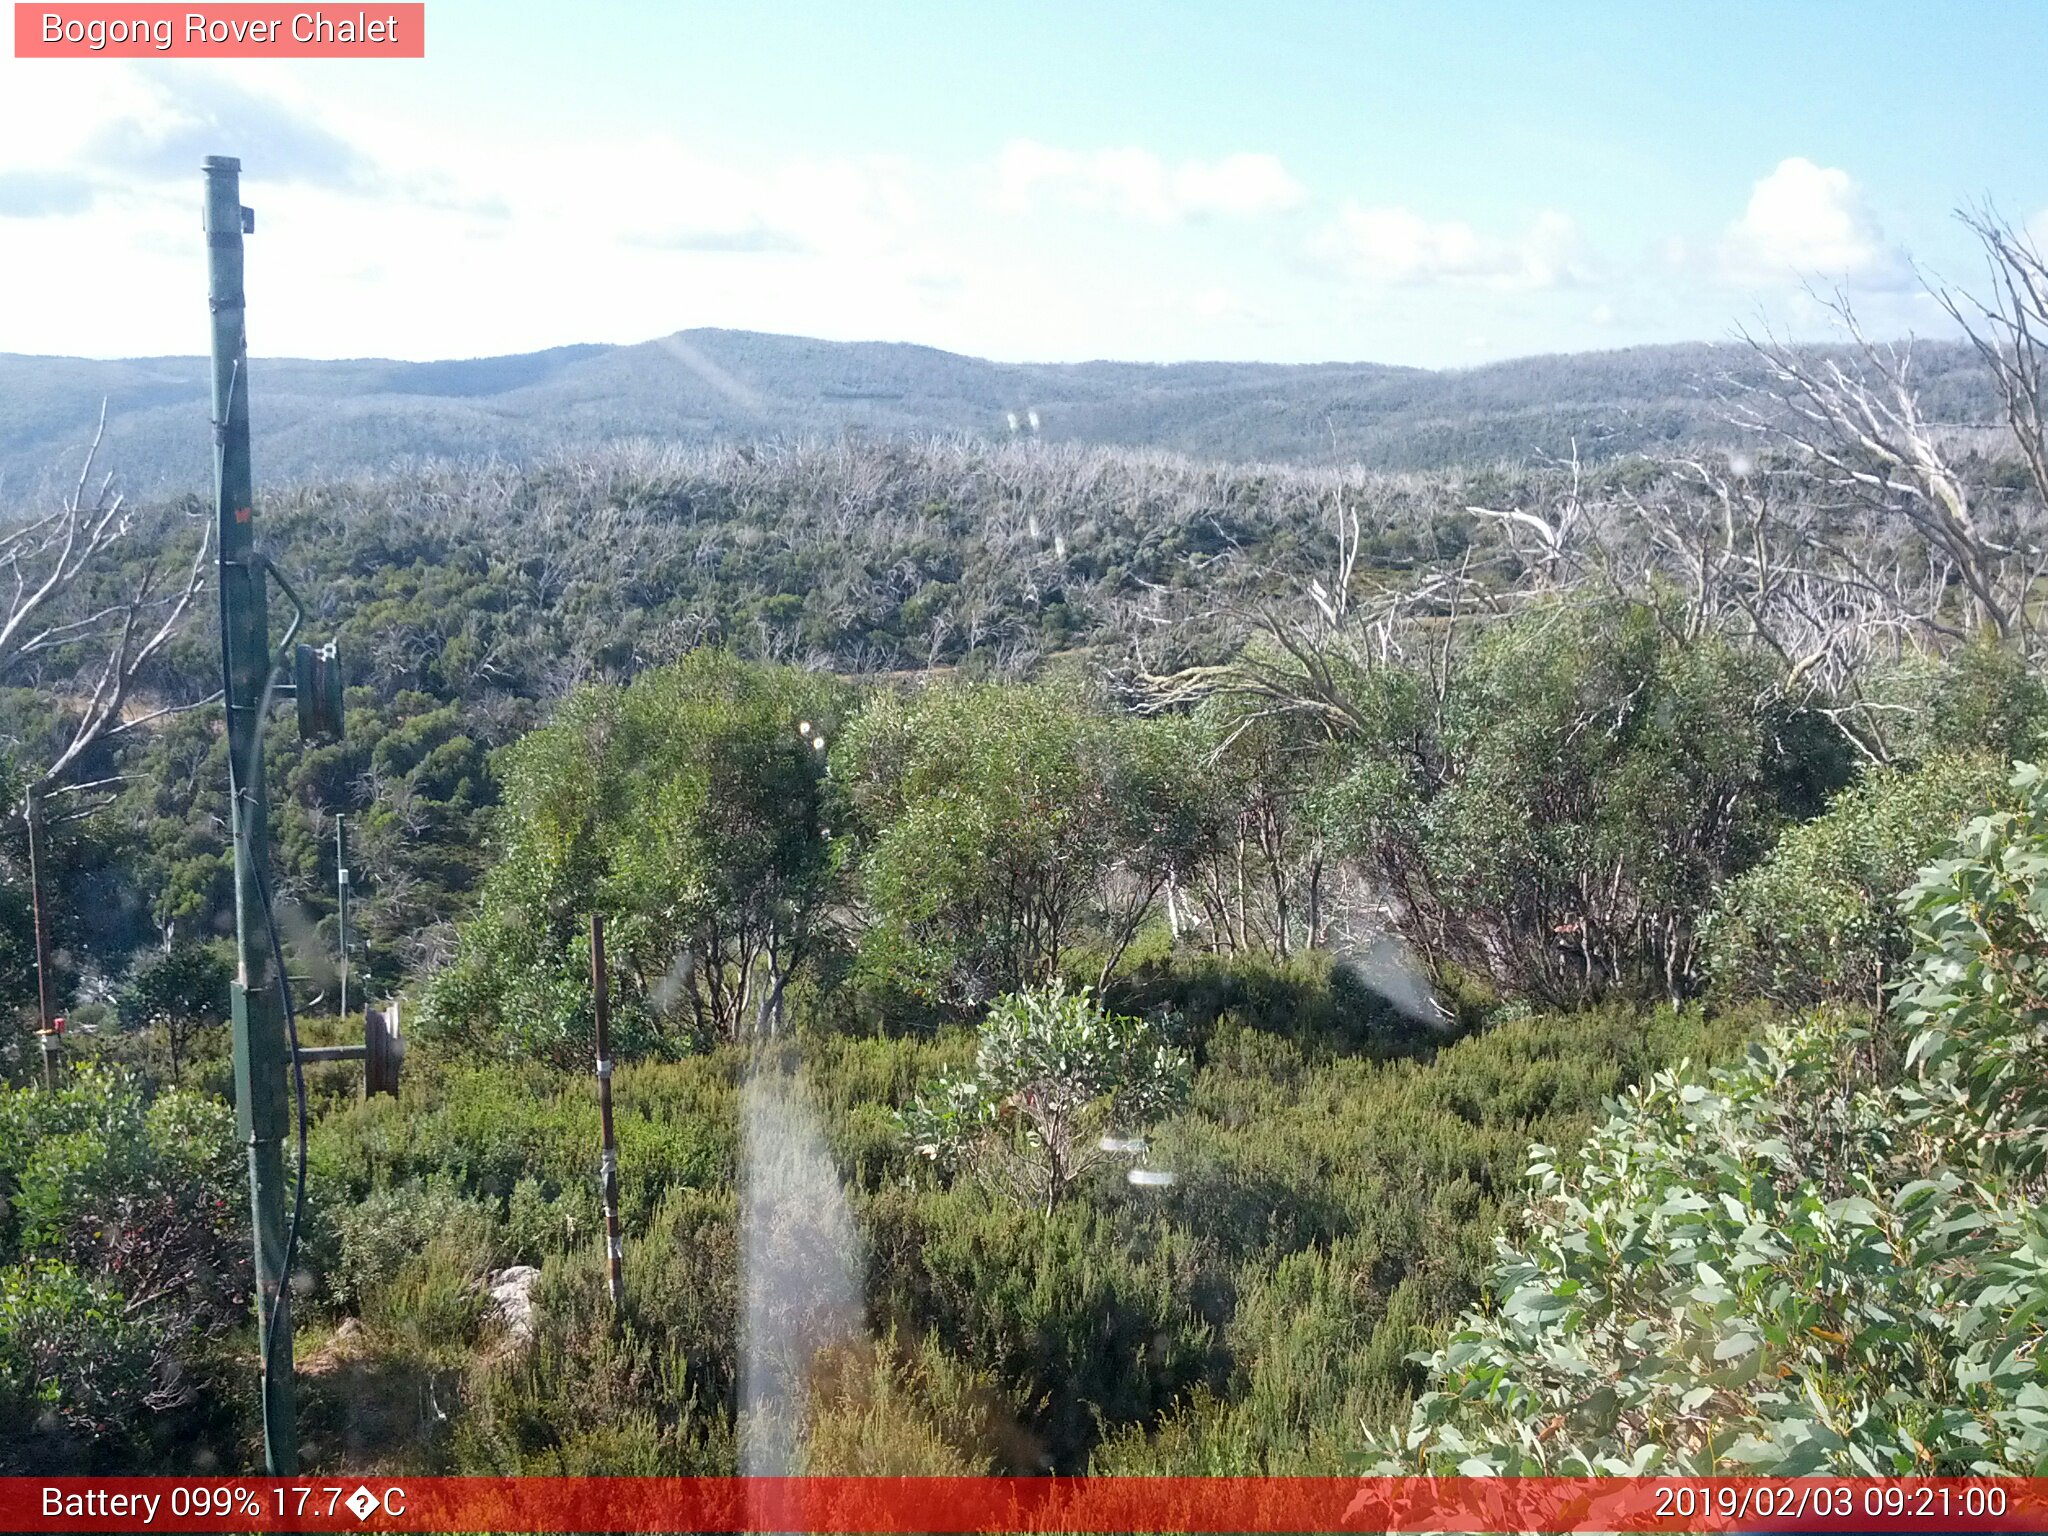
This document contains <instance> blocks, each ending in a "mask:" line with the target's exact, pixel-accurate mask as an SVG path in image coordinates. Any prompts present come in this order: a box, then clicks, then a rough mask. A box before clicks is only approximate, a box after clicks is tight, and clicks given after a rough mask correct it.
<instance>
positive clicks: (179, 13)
mask: <svg viewBox="0 0 2048 1536" xmlns="http://www.w3.org/2000/svg"><path fill="white" fill-rule="evenodd" d="M14 56H15V57H16V58H17V59H179V58H184V59H423V58H425V57H426V56H427V8H426V6H425V5H424V4H412V5H397V4H372V5H369V6H367V7H360V8H358V7H350V6H345V5H329V6H319V5H270V4H255V5H249V4H235V5H204V4H202V5H122V4H105V3H102V4H96V5H65V4H36V3H32V0H16V4H15V7H14Z"/></svg>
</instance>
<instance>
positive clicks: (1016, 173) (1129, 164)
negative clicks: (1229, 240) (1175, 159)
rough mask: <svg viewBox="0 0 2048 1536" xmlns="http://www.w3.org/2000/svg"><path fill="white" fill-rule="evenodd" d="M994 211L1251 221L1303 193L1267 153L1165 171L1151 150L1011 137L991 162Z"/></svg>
mask: <svg viewBox="0 0 2048 1536" xmlns="http://www.w3.org/2000/svg"><path fill="white" fill-rule="evenodd" d="M995 182H996V186H995V198H994V201H995V205H996V207H997V208H998V209H1000V210H1001V211H1003V212H1005V213H1028V212H1030V211H1031V210H1032V209H1033V208H1035V207H1037V206H1038V204H1039V202H1040V201H1041V199H1050V200H1052V201H1055V202H1060V203H1065V204H1067V205H1069V206H1071V207H1077V208H1088V209H1105V208H1106V209H1110V210H1112V211H1114V212H1117V213H1121V214H1125V215H1127V216H1129V217H1131V218H1136V219H1143V220H1146V221H1147V222H1149V223H1154V224H1170V223H1173V222H1175V221H1176V220H1179V219H1184V218H1191V217H1193V218H1199V217H1204V216H1219V217H1230V218H1249V217H1253V216H1255V215H1259V214H1268V213H1280V212H1284V211H1285V210H1287V209H1289V208H1293V207H1295V206H1296V205H1298V204H1299V203H1300V202H1301V201H1302V199H1303V198H1304V197H1306V196H1307V191H1306V189H1305V188H1303V186H1302V185H1301V183H1300V182H1298V181H1296V180H1295V179H1294V177H1293V176H1292V175H1291V174H1290V173H1289V172H1288V169H1287V167H1286V166H1284V165H1282V164H1281V163H1280V161H1279V160H1278V159H1277V158H1276V157H1275V156H1272V155H1260V154H1236V155H1225V156H1223V157H1222V158H1221V159H1220V160H1183V161H1182V162H1181V163H1180V164H1179V165H1178V166H1169V165H1168V164H1167V163H1166V162H1165V161H1164V160H1162V159H1161V158H1160V157H1159V156H1158V155H1155V154H1154V153H1152V151H1150V150H1149V149H1135V148H1125V149H1096V150H1087V151H1081V150H1072V149H1058V148H1055V147H1054V146H1052V145H1049V144H1041V143H1039V142H1037V141H1036V140H1035V139H1013V140H1012V141H1011V142H1010V143H1008V144H1006V145H1005V146H1004V147H1003V152H1002V154H1001V155H1000V156H998V157H997V160H996V175H995Z"/></svg>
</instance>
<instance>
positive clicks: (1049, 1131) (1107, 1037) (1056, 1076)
mask: <svg viewBox="0 0 2048 1536" xmlns="http://www.w3.org/2000/svg"><path fill="white" fill-rule="evenodd" d="M1175 1033H1176V1030H1175V1027H1174V1021H1172V1020H1167V1021H1165V1022H1163V1023H1156V1024H1155V1023H1150V1022H1148V1021H1146V1020H1144V1019H1138V1018H1132V1017H1129V1016H1128V1015H1122V1014H1113V1013H1107V1012H1105V1011H1104V1010H1103V1009H1102V1008H1101V1007H1100V1006H1099V1005H1098V1004H1097V1003H1096V1002H1095V1000H1094V998H1093V997H1092V996H1091V995H1090V994H1089V993H1088V991H1087V990H1086V989H1085V988H1084V989H1083V990H1081V991H1079V992H1069V991H1067V989H1066V986H1065V984H1064V983H1062V982H1057V981H1056V982H1054V983H1053V984H1052V985H1051V986H1049V987H1046V988H1043V989H1039V990H1034V991H1029V992H1020V993H1013V994H1012V995H1010V996H1008V997H1003V998H999V999H997V1000H996V1003H995V1005H994V1006H993V1007H991V1008H990V1009H989V1012H988V1017H987V1018H986V1019H984V1020H983V1021H982V1026H981V1040H980V1046H979V1048H978V1049H977V1051H976V1052H975V1058H974V1071H973V1073H972V1074H971V1075H969V1076H965V1077H958V1078H947V1079H942V1080H941V1081H940V1082H939V1083H938V1084H936V1085H935V1086H934V1087H933V1088H932V1089H930V1090H929V1092H928V1093H927V1094H923V1095H920V1096H919V1097H918V1098H917V1099H916V1101H915V1102H914V1103H913V1104H912V1105H911V1106H910V1108H909V1109H907V1110H905V1111H904V1112H903V1114H902V1116H901V1124H902V1129H903V1134H904V1135H905V1136H906V1137H908V1138H909V1140H910V1141H911V1143H912V1144H913V1145H914V1146H915V1147H916V1148H917V1150H918V1151H919V1152H920V1153H921V1154H923V1155H924V1156H926V1157H930V1158H933V1159H936V1160H940V1161H943V1162H945V1163H947V1164H948V1165H952V1166H959V1165H966V1166H968V1167H970V1168H972V1169H973V1170H975V1171H976V1172H977V1173H981V1174H986V1175H990V1176H992V1177H994V1178H995V1179H996V1180H997V1181H999V1182H1000V1183H1001V1184H1003V1185H1004V1186H1005V1187H1006V1188H1007V1189H1008V1190H1009V1191H1010V1193H1011V1194H1012V1195H1013V1196H1014V1197H1015V1198H1016V1199H1018V1200H1019V1201H1020V1202H1022V1203H1024V1204H1026V1205H1029V1206H1033V1207H1036V1208H1038V1209H1041V1210H1043V1211H1045V1212H1046V1213H1047V1214H1050V1213H1051V1212H1052V1211H1053V1210H1054V1209H1055V1208H1056V1207H1057V1206H1058V1205H1059V1203H1060V1199H1061V1197H1062V1196H1063V1195H1065V1194H1066V1193H1067V1192H1068V1191H1069V1190H1070V1189H1071V1188H1072V1187H1073V1186H1074V1185H1075V1184H1076V1183H1078V1182H1079V1181H1080V1180H1081V1179H1083V1178H1085V1177H1086V1176H1087V1175H1088V1174H1089V1173H1090V1172H1092V1171H1093V1170H1094V1169H1095V1168H1096V1167H1098V1166H1100V1165H1101V1164H1102V1162H1103V1161H1104V1160H1105V1159H1106V1158H1107V1157H1108V1156H1109V1155H1110V1154H1109V1153H1108V1152H1106V1151H1105V1150H1104V1148H1103V1146H1102V1145H1101V1143H1102V1141H1103V1140H1105V1139H1108V1138H1110V1137H1111V1135H1112V1133H1114V1136H1115V1137H1119V1138H1125V1139H1128V1138H1131V1137H1135V1136H1136V1135H1137V1134H1138V1133H1139V1132H1141V1131H1143V1130H1144V1129H1145V1128H1146V1127H1148V1126H1149V1125H1151V1124H1152V1123H1153V1122H1154V1121H1155V1120H1157V1119H1158V1118H1159V1117H1160V1116H1161V1115H1163V1114H1165V1113H1166V1112H1167V1111H1168V1110H1169V1109H1171V1108H1172V1107H1173V1105H1174V1104H1176V1103H1177V1102H1178V1101H1179V1100H1180V1099H1182V1098H1183V1097H1184V1096H1185V1095H1186V1092H1187V1086H1188V1076H1189V1065H1190V1064H1189V1058H1188V1056H1187V1053H1186V1052H1185V1051H1183V1050H1181V1049H1180V1048H1179V1046H1178V1045H1177V1044H1176V1043H1175V1040H1174V1036H1175Z"/></svg>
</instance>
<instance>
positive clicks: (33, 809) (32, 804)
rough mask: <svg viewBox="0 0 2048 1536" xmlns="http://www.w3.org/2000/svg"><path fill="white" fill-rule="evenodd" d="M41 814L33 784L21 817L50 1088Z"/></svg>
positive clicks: (51, 1021)
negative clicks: (38, 837) (25, 825)
mask: <svg viewBox="0 0 2048 1536" xmlns="http://www.w3.org/2000/svg"><path fill="white" fill-rule="evenodd" d="M42 814H43V803H42V796H40V795H39V794H37V793H36V790H35V787H34V786H33V785H31V786H30V787H29V790H28V793H27V794H26V795H25V796H24V797H23V799H22V816H23V818H24V819H25V820H26V821H27V822H28V905H29V920H30V921H31V922H32V923H33V924H34V925H35V952H36V1020H37V1030H38V1033H37V1036H36V1041H37V1044H39V1045H40V1046H41V1047H42V1052H43V1086H44V1087H45V1088H50V1087H54V1086H55V1083H54V1081H53V1078H52V1075H51V1072H50V1032H51V1030H52V1029H53V1028H54V1027H55V1019H56V1013H57V1009H56V1005H55V1003H54V1002H53V1001H52V1000H51V996H50V930H49V929H48V928H47V927H46V926H45V925H44V923H43V869H42V860H41V857H40V855H39V853H38V851H37V848H36V831H37V828H36V823H37V822H39V821H40V820H41V819H42Z"/></svg>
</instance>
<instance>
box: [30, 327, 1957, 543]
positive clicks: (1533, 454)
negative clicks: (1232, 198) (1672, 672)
mask: <svg viewBox="0 0 2048 1536" xmlns="http://www.w3.org/2000/svg"><path fill="white" fill-rule="evenodd" d="M1918 372H1919V377H1920V381H1921V387H1922V390H1923V396H1924V398H1925V400H1926V402H1927V405H1928V408H1929V411H1930V413H1931V414H1932V415H1933V417H1934V419H1936V420H1939V421H1947V422H1958V423H1977V424H1982V423H1987V422H1989V421H1991V420H1993V419H1994V417H1995V399H1994V395H1993V392H1992V390H1991V389H1990V387H1989V381H1988V380H1987V379H1986V378H1985V377H1984V375H1983V374H1982V373H1981V372H1980V371H1979V370H1978V368H1977V367H1976V365H1975V359H1974V358H1973V356H1972V355H1971V354H1970V353H1969V351H1968V350H1967V349H1966V348H1963V347H1960V346H1956V345H1952V344H1951V345H1929V346H1924V347H1923V348H1922V349H1921V351H1920V355H1919V358H1918ZM1729 377H1732V378H1734V379H1736V380H1739V381H1743V382H1748V383H1754V382H1757V381H1758V380H1760V378H1761V377H1762V370H1761V369H1760V368H1759V366H1758V364H1757V362H1756V359H1755V358H1754V357H1753V356H1752V355H1751V354H1750V352H1749V350H1748V348H1746V347H1744V346H1741V345H1737V344H1724V345H1721V346H1718V347H1709V346H1675V347H1639V348H1635V349H1632V350H1629V351H1621V352H1605V353H1591V354H1582V355H1577V356H1570V357H1536V358H1524V359H1520V360H1518V361H1515V362H1508V363H1496V364H1491V365H1488V366H1485V367H1480V368H1471V369H1464V370H1455V371H1446V372H1431V371H1429V370H1425V369H1417V368H1390V367H1383V366H1378V365H1374V364H1368V363H1322V364H1313V365H1303V366H1296V367H1283V366H1279V365H1274V364H1265V363H1172V364H1141V363H1113V362H1094V363H1076V364H1011V363H995V362H989V361H986V360H984V359H981V358H974V357H961V356H957V355H955V354H953V353H949V352H940V351H937V350H935V349H933V348H930V347H913V346H899V345H884V344H880V343H843V342H826V341H813V340H810V339H807V338H804V337H799V336H768V335H761V334H757V333H754V332H748V331H684V332H680V333H678V334H677V335H674V336H669V337H664V338H662V339H660V340H657V341H650V342H645V343H642V344H640V345H638V346H619V347H613V346H577V347H558V348H555V349H554V350H552V351H547V352H533V353H525V354H521V355H519V356H513V357H486V358H474V359H468V360H462V361H448V362H432V363H399V362H385V361H375V360H369V361H360V362H304V361H297V360H293V359H287V358H267V359H266V358H259V359H257V360H256V361H255V362H254V363H253V364H252V366H251V370H250V381H251V387H252V389H253V391H254V393H255V397H256V399H257V400H258V401H259V402H260V403H259V406H258V409H257V410H256V412H255V420H254V430H255V440H256V446H255V453H256V462H257V464H258V466H259V468H260V472H261V473H262V474H263V475H265V476H266V477H267V478H269V479H270V480H271V481H272V482H273V483H276V482H278V481H284V480H295V481H305V480H323V479H330V478H336V477H342V478H346V477H353V476H356V475H360V474H363V473H365V472H371V471H377V470H380V469H381V468H383V467H384V466H386V465H389V464H390V463H391V462H392V460H394V459H402V458H474V457H489V456H497V457H501V458H507V459H514V460H520V461H525V460H530V459H532V458H534V457H535V456H537V455H543V454H547V453H551V452H559V451H562V450H565V449H571V448H587V447H589V446H590V445H592V444H594V443H603V442H607V441H610V440H614V439H619V438H652V439H656V440H659V441H661V442H664V443H684V444H689V443H711V442H734V441H757V440H762V439H775V438H785V439H787V438H797V437H825V438H831V437H835V436H837V435H838V434H840V433H842V432H853V433H860V434H864V435H867V436H876V437H910V438H917V437H929V436H933V435H941V436H967V437H972V438H978V439H982V440H1000V439H1003V438H1006V437H1008V436H1011V435H1012V434H1013V432H1022V433H1023V434H1025V435H1027V436H1029V435H1032V433H1031V428H1030V425H1029V421H1030V413H1032V412H1036V413H1037V417H1038V422H1039V426H1038V432H1037V434H1036V435H1038V436H1040V437H1041V438H1042V439H1043V440H1044V441H1046V442H1049V443H1065V444H1105V445H1116V446H1122V447H1132V448H1158V449H1167V450H1171V451H1175V452H1179V453H1185V454H1189V455H1192V456H1195V457H1198V458H1203V459H1215V460H1236V461H1247V460H1250V461H1260V460H1267V461H1275V462H1281V463H1293V464H1353V463H1357V464H1364V465H1367V466H1370V467H1373V468H1378V469H1389V470H1402V469H1444V468H1448V467H1451V466H1454V465H1468V466H1470V465H1484V464H1492V463H1507V464H1519V463H1523V462H1527V461H1530V460H1534V459H1540V458H1544V457H1557V458H1562V457H1565V456H1567V455H1568V454H1569V453H1570V451H1571V448H1572V445H1573V442H1574V441H1575V440H1576V442H1577V444H1578V447H1579V450H1580V452H1581V453H1582V454H1583V455H1585V456H1586V457H1589V458H1590V457H1603V458H1604V457H1612V456H1614V455H1618V454H1627V453H1642V452H1648V453H1656V452H1663V451H1667V450H1670V449H1674V448H1677V447H1680V446H1683V445H1687V444H1698V443H1713V444H1723V445H1725V444H1726V443H1728V442H1730V441H1731V440H1732V434H1731V432H1730V429H1729V428H1728V426H1727V423H1726V421H1725V419H1724V418H1725V411H1724V409H1723V408H1722V407H1721V406H1720V405H1719V404H1718V403H1717V399H1716V397H1717V395H1718V394H1719V393H1721V392H1722V391H1723V389H1724V388H1725V385H1726V381H1727V378H1729ZM103 400H104V401H106V402H107V403H108V406H109V418H110V419H109V426H108V434H107V442H108V447H109V450H110V451H111V453H112V454H113V455H114V459H115V461H116V462H118V463H119V464H120V465H121V468H122V473H123V475H124V476H125V477H126V480H127V483H128V484H129V485H131V486H132V487H134V488H135V489H137V490H138V491H140V492H143V493H146V494H161V493H163V492H183V491H188V490H189V491H200V490H203V489H204V488H205V485H206V483H207V482H206V476H207V474H208V472H209V471H208V467H207V466H208V460H207V457H206V453H207V447H206V427H205V421H206V362H205V359H204V358H200V357H184V358H134V359H128V360H125V361H119V362H94V361H88V360H86V359H82V358H41V357H20V356H6V355H0V507H4V506H5V505H7V504H8V503H9V502H11V501H12V502H18V501H19V500H20V498H21V497H22V496H23V495H24V494H25V492H26V490H27V488H30V487H34V486H36V485H38V484H40V483H41V482H42V481H43V479H44V478H45V477H46V476H47V475H49V474H50V473H51V472H53V471H55V470H57V469H58V467H59V466H61V465H62V464H64V463H65V462H67V461H68V460H71V459H73V458H75V456H76V454H77V452H78V451H80V449H82V447H83V444H84V442H85V440H86V438H87V437H88V436H89V435H90V428H91V424H92V421H93V419H94V417H95V416H96V415H97V414H98V411H99V407H100V404H101V402H102V401H103ZM1013 419H1014V421H1015V423H1016V425H1015V427H1012V425H1011V422H1012V420H1013Z"/></svg>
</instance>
